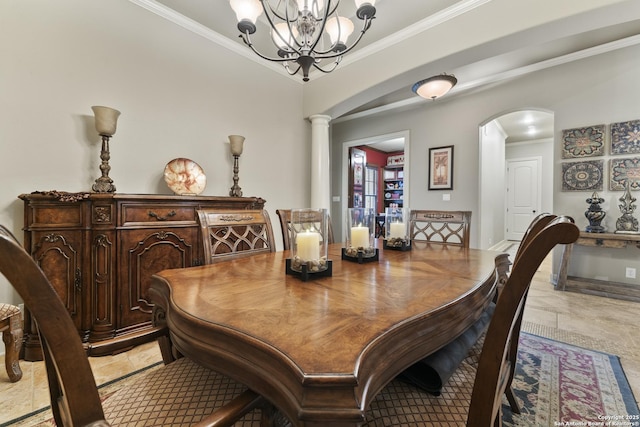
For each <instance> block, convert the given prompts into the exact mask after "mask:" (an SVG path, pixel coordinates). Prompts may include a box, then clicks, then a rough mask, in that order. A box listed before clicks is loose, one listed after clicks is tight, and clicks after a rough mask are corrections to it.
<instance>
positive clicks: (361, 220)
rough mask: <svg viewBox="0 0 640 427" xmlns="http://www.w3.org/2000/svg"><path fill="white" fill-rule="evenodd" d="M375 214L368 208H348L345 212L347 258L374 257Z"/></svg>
mask: <svg viewBox="0 0 640 427" xmlns="http://www.w3.org/2000/svg"><path fill="white" fill-rule="evenodd" d="M375 217H376V216H375V212H374V210H373V209H370V208H350V209H348V210H347V221H346V225H347V244H346V251H345V253H346V255H347V256H352V257H355V256H359V255H358V253H359V252H360V253H362V256H363V257H365V258H367V257H372V256H374V255H375V250H374V247H373V236H374V232H375V229H376V223H375Z"/></svg>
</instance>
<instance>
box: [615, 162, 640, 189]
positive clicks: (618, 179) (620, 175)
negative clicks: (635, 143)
mask: <svg viewBox="0 0 640 427" xmlns="http://www.w3.org/2000/svg"><path fill="white" fill-rule="evenodd" d="M627 181H629V188H630V189H631V190H640V157H634V158H631V159H611V160H609V189H610V190H612V191H623V190H624V186H625V184H626V183H627Z"/></svg>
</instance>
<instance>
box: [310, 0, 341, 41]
mask: <svg viewBox="0 0 640 427" xmlns="http://www.w3.org/2000/svg"><path fill="white" fill-rule="evenodd" d="M339 4H340V1H339V0H338V2H337V3H336V7H334V8H333V10H332V11H331V13H333V12H335V11H336V9H337V8H338V5H339ZM330 8H331V0H327V7H326V8H325V11H324V17H323V18H322V19H320V21H321V22H320V29H319V31H318V35H317V36H316V40H315V41H314V42H313V44H312V45H311V46H310V47H309V51H310V52H314V51H315V50H316V46H317V45H318V43H320V40H321V39H322V34H324V27H325V26H326V25H327V18H328V17H329V15H330V13H329V9H330ZM336 44H337V42H336V43H333V44H332V45H331V49H333V48H334V47H335V46H336Z"/></svg>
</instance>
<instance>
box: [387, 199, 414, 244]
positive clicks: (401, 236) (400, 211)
mask: <svg viewBox="0 0 640 427" xmlns="http://www.w3.org/2000/svg"><path fill="white" fill-rule="evenodd" d="M384 213H385V221H384V245H385V248H392V249H393V248H398V249H405V248H408V247H410V246H411V227H410V214H411V210H410V209H409V208H396V207H393V208H386V209H385V211H384Z"/></svg>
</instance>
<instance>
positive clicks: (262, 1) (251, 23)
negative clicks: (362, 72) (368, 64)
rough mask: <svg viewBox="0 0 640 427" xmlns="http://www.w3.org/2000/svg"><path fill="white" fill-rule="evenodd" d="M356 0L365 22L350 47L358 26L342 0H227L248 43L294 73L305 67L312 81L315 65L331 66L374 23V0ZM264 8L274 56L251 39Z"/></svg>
mask: <svg viewBox="0 0 640 427" xmlns="http://www.w3.org/2000/svg"><path fill="white" fill-rule="evenodd" d="M354 2H355V5H356V8H357V11H356V16H357V18H358V19H360V20H361V21H362V26H361V28H360V32H359V34H358V36H357V38H356V39H355V40H353V41H352V43H351V45H350V46H348V45H347V41H348V38H349V36H350V35H351V34H352V33H353V32H354V29H355V26H354V24H353V22H352V21H351V20H350V19H348V18H346V17H344V16H341V15H339V14H338V7H339V6H340V0H229V4H230V5H231V8H232V9H233V11H234V12H235V13H236V18H237V19H238V30H239V31H240V37H241V38H242V40H243V41H244V43H245V44H246V45H247V46H249V47H250V48H251V50H253V51H254V52H255V53H256V54H257V55H258V56H260V57H261V58H263V59H266V60H268V61H274V62H281V63H282V64H283V65H284V68H285V69H286V70H287V72H288V73H289V74H291V75H294V74H297V73H298V71H300V70H302V80H304V81H305V82H306V81H309V71H310V70H311V67H314V68H316V69H318V70H320V71H322V72H323V73H330V72H331V71H333V70H334V69H335V68H336V67H337V66H338V64H339V63H340V61H341V60H342V56H343V55H344V54H345V53H347V52H349V51H350V50H351V49H353V48H354V47H355V46H356V45H357V44H358V42H360V40H361V39H362V36H363V35H364V33H365V32H366V31H367V30H368V29H369V27H370V26H371V22H372V20H373V19H374V18H375V14H376V8H375V0H354ZM262 13H264V14H265V17H266V20H267V22H268V23H269V26H270V27H271V40H272V41H273V43H274V45H275V46H274V47H275V55H272V56H268V55H264V54H262V53H260V52H258V50H257V49H256V47H255V46H254V44H253V42H252V40H251V35H252V34H254V33H255V32H256V31H257V27H256V20H257V19H258V17H259V16H260V15H262Z"/></svg>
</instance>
